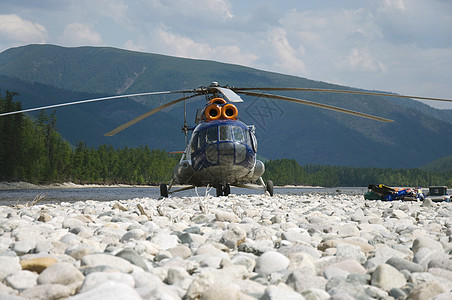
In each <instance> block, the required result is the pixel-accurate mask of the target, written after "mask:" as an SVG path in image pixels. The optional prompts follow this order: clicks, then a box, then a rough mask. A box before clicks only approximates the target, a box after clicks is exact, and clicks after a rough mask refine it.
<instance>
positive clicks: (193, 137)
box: [190, 132, 199, 153]
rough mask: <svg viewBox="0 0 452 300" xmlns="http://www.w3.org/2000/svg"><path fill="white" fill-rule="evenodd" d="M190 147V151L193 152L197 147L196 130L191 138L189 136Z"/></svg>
mask: <svg viewBox="0 0 452 300" xmlns="http://www.w3.org/2000/svg"><path fill="white" fill-rule="evenodd" d="M190 147H191V152H192V153H193V152H195V151H196V150H197V149H199V148H198V133H197V132H196V133H195V134H194V135H193V136H192V138H191V142H190Z"/></svg>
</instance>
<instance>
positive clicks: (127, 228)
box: [0, 194, 452, 300]
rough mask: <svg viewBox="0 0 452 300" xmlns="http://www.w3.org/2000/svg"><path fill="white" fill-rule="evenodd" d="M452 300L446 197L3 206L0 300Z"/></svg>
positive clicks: (451, 221) (451, 236) (450, 219)
mask: <svg viewBox="0 0 452 300" xmlns="http://www.w3.org/2000/svg"><path fill="white" fill-rule="evenodd" d="M66 298H68V299H93V300H94V299H96V300H98V299H109V300H111V299H128V300H135V299H212V300H221V299H228V300H230V299H242V300H246V299H284V300H289V299H407V298H409V299H452V206H451V203H433V202H431V201H429V199H426V200H425V201H424V202H400V201H394V202H383V201H369V200H364V199H363V197H362V195H356V196H350V195H314V194H312V195H302V196H300V195H297V196H291V195H275V196H274V197H268V196H263V195H245V196H236V195H230V196H229V197H218V198H216V197H205V198H200V197H190V198H176V197H174V198H169V199H165V200H158V199H150V198H141V199H131V200H124V201H119V202H116V201H115V202H95V201H90V200H87V201H84V202H76V203H44V202H39V203H28V205H15V206H0V299H66Z"/></svg>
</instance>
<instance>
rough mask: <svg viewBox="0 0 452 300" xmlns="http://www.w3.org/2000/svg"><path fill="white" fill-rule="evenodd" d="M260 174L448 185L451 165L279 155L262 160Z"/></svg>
mask: <svg viewBox="0 0 452 300" xmlns="http://www.w3.org/2000/svg"><path fill="white" fill-rule="evenodd" d="M265 167H266V171H265V174H264V177H265V178H266V179H272V180H273V182H274V184H275V185H308V186H324V187H336V186H368V185H369V184H379V183H383V184H385V185H389V186H406V187H409V186H412V187H416V186H421V187H427V186H429V185H448V186H452V169H449V170H442V171H429V170H424V169H391V168H364V167H338V166H320V165H305V166H300V165H299V164H298V162H297V161H296V160H293V159H280V160H270V161H268V162H266V163H265Z"/></svg>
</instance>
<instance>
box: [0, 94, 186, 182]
mask: <svg viewBox="0 0 452 300" xmlns="http://www.w3.org/2000/svg"><path fill="white" fill-rule="evenodd" d="M15 95H16V94H15V93H11V92H9V91H7V92H6V95H5V97H2V96H1V95H0V111H1V112H9V111H16V110H21V105H20V103H19V102H14V101H13V98H14V96H15ZM56 123H57V120H56V117H55V112H53V113H51V114H50V115H49V114H46V113H45V112H44V111H41V112H40V113H39V114H38V116H37V117H36V119H34V120H32V119H31V118H28V117H25V116H24V115H23V114H15V115H10V116H4V117H0V180H3V181H5V180H8V181H11V180H13V181H17V180H23V181H27V182H32V183H51V182H52V183H53V182H67V181H70V182H74V183H100V184H115V183H126V184H154V183H160V182H167V181H169V180H170V178H171V175H172V170H173V167H174V166H175V165H176V163H177V162H178V157H177V155H173V154H167V153H166V152H164V151H163V150H151V149H149V147H148V146H141V147H138V148H128V147H125V148H122V149H114V148H113V147H112V146H107V145H102V146H100V147H98V148H94V147H90V146H87V145H86V144H85V143H83V142H79V143H78V144H77V145H76V146H75V147H73V146H71V145H70V144H69V143H68V142H67V141H66V140H64V139H63V138H62V137H61V135H60V134H59V133H58V132H57V130H56Z"/></svg>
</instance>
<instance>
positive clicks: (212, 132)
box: [206, 127, 218, 143]
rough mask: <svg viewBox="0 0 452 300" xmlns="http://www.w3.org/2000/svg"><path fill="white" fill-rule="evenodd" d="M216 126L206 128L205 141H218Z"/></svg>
mask: <svg viewBox="0 0 452 300" xmlns="http://www.w3.org/2000/svg"><path fill="white" fill-rule="evenodd" d="M217 129H218V127H210V128H207V132H206V142H207V143H214V142H216V141H218V130H217Z"/></svg>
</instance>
